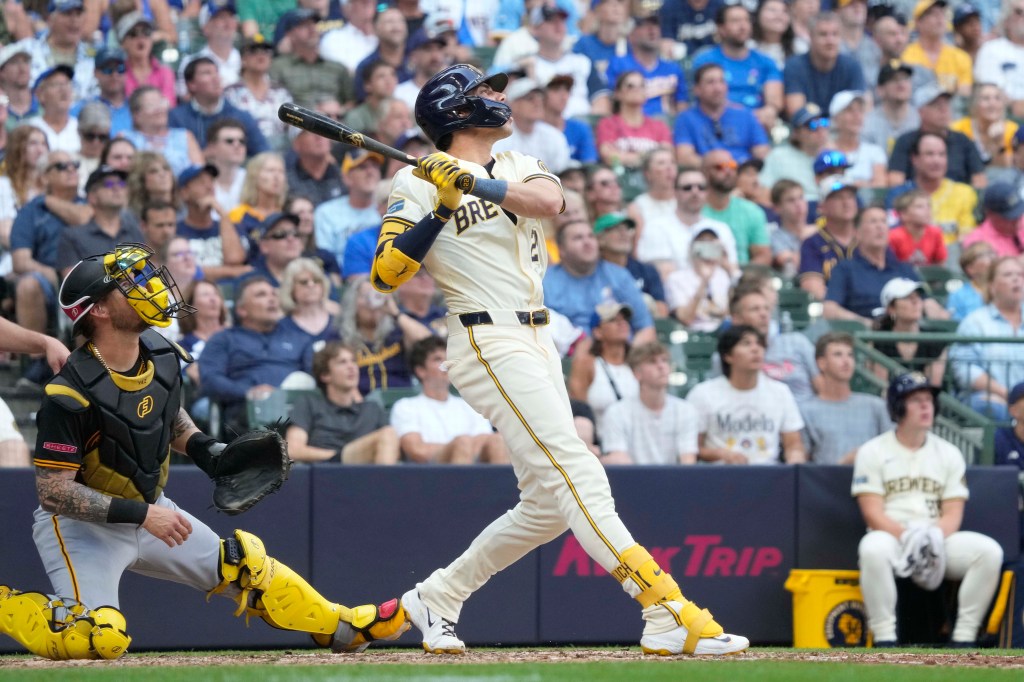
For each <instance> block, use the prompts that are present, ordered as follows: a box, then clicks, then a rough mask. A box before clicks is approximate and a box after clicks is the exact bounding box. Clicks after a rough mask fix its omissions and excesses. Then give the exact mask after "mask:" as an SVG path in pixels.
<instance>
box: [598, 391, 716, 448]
mask: <svg viewBox="0 0 1024 682" xmlns="http://www.w3.org/2000/svg"><path fill="white" fill-rule="evenodd" d="M698 423H699V417H698V415H697V410H696V409H695V408H694V407H693V406H692V405H691V404H690V403H689V402H687V401H685V400H683V399H681V398H677V397H675V396H674V395H669V396H665V407H663V408H662V410H661V411H660V412H653V411H651V410H650V409H648V408H647V406H646V405H644V404H643V403H642V402H640V398H639V397H633V398H623V399H622V400H620V401H618V402H617V403H613V404H612V405H611V406H609V407H608V410H607V411H606V412H605V414H604V422H603V425H602V427H601V447H602V449H603V450H604V451H605V452H606V453H607V452H628V453H629V454H630V456H631V457H632V458H633V461H634V462H635V463H636V464H678V463H679V455H689V454H694V455H695V454H697V426H698Z"/></svg>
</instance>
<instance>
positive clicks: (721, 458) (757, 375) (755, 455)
mask: <svg viewBox="0 0 1024 682" xmlns="http://www.w3.org/2000/svg"><path fill="white" fill-rule="evenodd" d="M766 345H767V344H766V341H765V338H764V335H763V334H761V332H759V331H757V330H756V329H754V328H753V327H748V326H746V325H734V326H732V327H729V328H728V329H726V330H725V331H724V332H722V333H721V334H720V335H719V337H718V355H719V357H720V358H721V359H722V372H723V374H724V376H720V377H716V378H714V379H709V380H707V381H704V382H701V383H700V384H697V385H696V386H694V387H693V390H691V391H690V393H689V394H688V395H687V400H688V401H689V403H690V404H691V405H693V406H694V407H696V408H697V413H698V415H699V419H700V426H699V427H698V428H699V430H700V436H699V440H698V443H699V451H698V457H699V458H700V459H701V460H704V461H706V462H712V463H721V464H778V463H779V455H780V453H781V455H782V460H783V461H784V462H786V463H787V464H799V463H802V462H805V461H806V460H807V456H806V454H805V452H804V447H803V443H802V442H801V440H800V430H801V429H803V428H804V422H803V419H801V418H800V410H799V408H797V405H796V401H795V400H793V394H792V393H791V392H790V390H789V388H787V387H786V385H785V384H783V383H781V382H778V381H775V380H774V379H771V378H769V377H768V376H767V375H765V374H764V373H762V372H761V368H762V365H763V363H764V352H765V347H766Z"/></svg>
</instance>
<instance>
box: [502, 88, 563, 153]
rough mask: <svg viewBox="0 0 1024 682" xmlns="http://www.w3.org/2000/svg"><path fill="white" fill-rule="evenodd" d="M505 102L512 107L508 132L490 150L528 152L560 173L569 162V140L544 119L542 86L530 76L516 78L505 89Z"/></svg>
mask: <svg viewBox="0 0 1024 682" xmlns="http://www.w3.org/2000/svg"><path fill="white" fill-rule="evenodd" d="M505 101H506V102H508V105H509V106H510V107H511V108H512V134H511V135H509V136H508V137H506V138H504V139H502V140H499V141H498V142H497V143H495V145H494V151H495V152H500V151H510V150H515V151H518V152H521V153H523V154H528V155H530V156H533V157H535V158H538V159H540V160H541V161H543V162H544V163H545V164H546V165H547V167H548V168H550V169H551V171H552V172H553V173H561V172H562V171H563V170H564V169H565V168H566V166H568V165H569V161H570V158H569V143H568V142H567V141H566V139H565V135H563V134H562V133H561V132H560V131H559V130H558V129H556V128H553V127H552V126H550V125H548V124H547V123H545V122H544V88H542V87H541V86H540V84H539V83H538V82H537V81H535V80H533V79H532V78H520V79H518V80H516V81H514V82H513V83H512V84H511V85H509V86H508V88H507V89H506V90H505Z"/></svg>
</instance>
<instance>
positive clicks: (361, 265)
mask: <svg viewBox="0 0 1024 682" xmlns="http://www.w3.org/2000/svg"><path fill="white" fill-rule="evenodd" d="M390 195H391V181H390V180H381V181H380V182H379V183H377V189H375V190H374V194H373V205H374V206H376V207H377V215H379V216H383V215H384V214H385V213H387V210H388V205H389V204H388V199H389V197H390ZM569 195H571V192H566V206H569V202H570V200H569V198H568V197H569ZM566 210H569V209H568V208H567V209H566ZM563 215H564V214H563ZM380 228H381V226H380V223H379V222H378V223H377V224H376V225H372V226H370V227H367V228H365V229H362V230H359V231H357V232H353V233H352V234H351V235H350V236H349V238H348V239H347V240H346V241H345V255H344V258H343V259H342V261H341V274H342V275H343V276H344V278H345V281H346V282H350V281H352V278H353V277H356V276H357V275H369V274H370V269H371V266H372V265H373V259H374V258H375V257H376V252H377V239H378V238H379V237H380Z"/></svg>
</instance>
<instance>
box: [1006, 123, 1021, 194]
mask: <svg viewBox="0 0 1024 682" xmlns="http://www.w3.org/2000/svg"><path fill="white" fill-rule="evenodd" d="M1011 146H1012V148H1013V163H1012V165H1011V167H1010V171H1011V172H1010V173H1008V174H1007V180H1008V181H1009V182H1012V183H1013V184H1022V183H1024V128H1017V134H1016V135H1014V136H1013V144H1012V145H1011Z"/></svg>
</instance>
